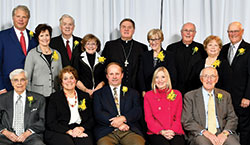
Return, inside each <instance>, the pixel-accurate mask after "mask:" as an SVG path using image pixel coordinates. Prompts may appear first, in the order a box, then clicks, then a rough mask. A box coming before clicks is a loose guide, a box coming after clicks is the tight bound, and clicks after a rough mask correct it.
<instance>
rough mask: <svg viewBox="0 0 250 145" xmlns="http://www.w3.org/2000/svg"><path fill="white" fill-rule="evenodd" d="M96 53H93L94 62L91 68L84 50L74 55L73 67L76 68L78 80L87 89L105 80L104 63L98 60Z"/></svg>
mask: <svg viewBox="0 0 250 145" xmlns="http://www.w3.org/2000/svg"><path fill="white" fill-rule="evenodd" d="M98 57H100V55H99V54H98V53H96V54H95V63H94V67H93V69H92V68H91V66H90V64H89V61H88V58H87V54H86V51H85V52H82V53H81V54H79V55H78V56H77V57H75V62H74V63H73V67H74V68H75V69H76V70H77V72H78V76H79V80H80V81H81V82H82V83H83V84H84V86H85V87H87V88H88V89H93V88H95V87H96V86H97V85H98V84H99V83H100V82H102V81H104V80H105V71H104V70H105V65H104V63H99V62H98Z"/></svg>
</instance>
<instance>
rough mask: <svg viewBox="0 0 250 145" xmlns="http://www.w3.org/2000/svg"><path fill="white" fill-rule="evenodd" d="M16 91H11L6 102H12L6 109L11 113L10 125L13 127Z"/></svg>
mask: <svg viewBox="0 0 250 145" xmlns="http://www.w3.org/2000/svg"><path fill="white" fill-rule="evenodd" d="M13 98H14V91H11V93H9V96H8V97H7V99H8V100H7V101H6V102H10V103H7V104H6V110H7V111H8V113H7V114H9V122H8V123H9V124H8V125H9V127H10V128H12V126H13V115H14V114H13V113H14V100H13Z"/></svg>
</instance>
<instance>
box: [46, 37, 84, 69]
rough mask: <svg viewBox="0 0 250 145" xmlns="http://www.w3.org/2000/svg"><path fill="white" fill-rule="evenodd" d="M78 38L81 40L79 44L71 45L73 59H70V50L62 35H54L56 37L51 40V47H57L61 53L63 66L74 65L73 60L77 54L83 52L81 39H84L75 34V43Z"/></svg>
mask: <svg viewBox="0 0 250 145" xmlns="http://www.w3.org/2000/svg"><path fill="white" fill-rule="evenodd" d="M76 40H77V41H78V42H79V45H77V46H75V47H74V46H70V47H71V48H72V47H73V49H72V50H73V51H72V57H71V60H69V55H68V52H67V48H66V45H65V44H64V42H63V39H62V35H59V36H57V37H54V38H52V39H51V40H50V44H49V46H50V47H51V48H54V49H56V50H57V51H58V52H59V53H60V54H61V57H62V65H63V67H65V66H67V65H72V62H74V59H75V56H77V55H78V54H79V53H80V52H81V40H82V39H81V38H79V37H76V36H73V43H74V42H75V41H76ZM73 45H74V44H73Z"/></svg>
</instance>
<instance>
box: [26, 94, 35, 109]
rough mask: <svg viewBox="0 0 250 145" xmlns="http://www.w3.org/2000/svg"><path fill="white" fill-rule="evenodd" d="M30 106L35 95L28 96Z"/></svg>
mask: <svg viewBox="0 0 250 145" xmlns="http://www.w3.org/2000/svg"><path fill="white" fill-rule="evenodd" d="M27 98H28V101H29V106H30V107H31V104H32V102H33V101H34V98H33V96H28V97H27Z"/></svg>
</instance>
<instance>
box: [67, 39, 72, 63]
mask: <svg viewBox="0 0 250 145" xmlns="http://www.w3.org/2000/svg"><path fill="white" fill-rule="evenodd" d="M66 48H67V52H68V56H69V60H71V56H72V54H71V49H70V46H69V40H67V41H66Z"/></svg>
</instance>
